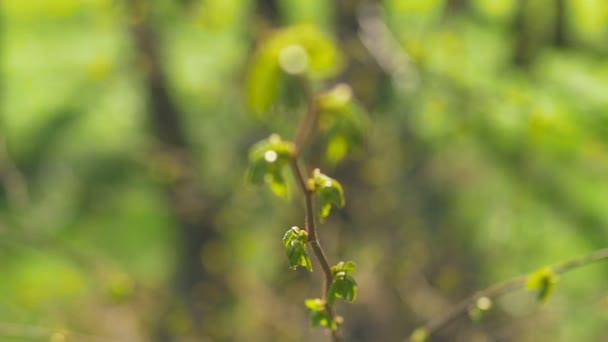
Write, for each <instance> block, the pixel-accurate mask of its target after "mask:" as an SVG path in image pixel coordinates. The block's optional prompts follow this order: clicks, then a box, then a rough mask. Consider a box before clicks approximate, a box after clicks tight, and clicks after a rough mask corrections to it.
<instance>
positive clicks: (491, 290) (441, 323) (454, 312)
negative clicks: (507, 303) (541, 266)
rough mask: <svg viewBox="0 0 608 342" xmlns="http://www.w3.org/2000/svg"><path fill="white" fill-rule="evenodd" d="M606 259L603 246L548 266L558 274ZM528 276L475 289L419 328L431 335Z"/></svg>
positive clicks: (607, 254)
mask: <svg viewBox="0 0 608 342" xmlns="http://www.w3.org/2000/svg"><path fill="white" fill-rule="evenodd" d="M606 259H608V248H603V249H599V250H596V251H595V252H592V253H590V254H587V255H584V256H581V257H577V258H574V259H570V260H567V261H564V262H561V263H558V264H555V265H553V266H550V269H551V270H552V272H553V273H555V274H556V275H559V274H564V273H566V272H569V271H572V270H574V269H577V268H580V267H583V266H587V265H591V264H593V263H595V262H598V261H602V260H606ZM529 277H530V274H524V275H520V276H517V277H514V278H511V279H509V280H507V281H504V282H502V283H498V284H495V285H492V286H490V287H488V288H486V289H483V290H481V291H477V292H475V293H474V294H472V295H471V296H469V297H467V298H465V299H464V300H462V301H460V302H459V303H458V304H456V305H455V306H453V307H452V308H451V309H449V310H448V311H446V312H445V314H443V315H441V316H438V317H436V318H435V319H432V320H431V321H429V322H428V323H427V324H425V325H424V326H423V327H421V328H419V329H420V331H424V333H425V335H426V336H432V335H433V334H435V333H437V332H438V331H439V330H441V329H442V328H443V327H445V326H446V325H447V324H448V323H450V322H452V321H453V320H455V319H456V318H458V317H460V315H462V314H463V313H465V312H467V311H468V310H469V309H470V308H471V307H472V306H473V305H475V303H476V302H477V301H478V300H479V299H480V298H484V297H485V298H489V299H492V298H496V297H499V296H502V295H504V294H507V293H510V292H515V291H517V290H521V289H523V288H525V287H526V283H527V281H528V279H529ZM417 330H418V329H417ZM406 341H412V342H414V341H416V340H415V339H412V338H411V337H410V338H408V339H407V340H406Z"/></svg>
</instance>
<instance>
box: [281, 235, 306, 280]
mask: <svg viewBox="0 0 608 342" xmlns="http://www.w3.org/2000/svg"><path fill="white" fill-rule="evenodd" d="M307 242H308V233H307V232H306V231H305V230H302V229H300V228H298V227H291V229H289V230H288V231H287V232H286V233H285V235H284V236H283V246H285V251H286V253H287V259H288V260H289V266H290V267H291V268H292V269H294V270H295V269H296V268H297V267H298V266H302V267H305V268H306V269H307V270H309V271H310V272H312V261H311V260H310V257H309V256H308V252H307V251H306V243H307Z"/></svg>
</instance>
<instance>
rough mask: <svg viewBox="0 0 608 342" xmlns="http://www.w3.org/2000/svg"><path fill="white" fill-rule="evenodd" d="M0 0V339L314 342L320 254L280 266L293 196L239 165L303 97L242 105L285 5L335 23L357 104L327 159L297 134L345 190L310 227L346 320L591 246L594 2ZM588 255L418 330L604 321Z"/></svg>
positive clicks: (604, 129)
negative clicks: (248, 175)
mask: <svg viewBox="0 0 608 342" xmlns="http://www.w3.org/2000/svg"><path fill="white" fill-rule="evenodd" d="M0 6H1V18H0V65H1V75H2V77H1V78H0V108H1V109H0V181H1V187H0V272H1V273H0V274H1V277H0V279H1V281H0V341H55V342H57V341H321V340H325V339H326V336H325V334H324V332H323V331H322V330H321V329H312V328H310V326H309V324H310V323H309V321H308V312H307V310H306V308H305V307H304V305H303V302H304V299H305V298H308V297H316V296H318V293H319V290H320V286H321V285H320V284H321V280H322V273H321V272H320V268H319V267H318V265H317V264H315V272H314V273H313V274H312V275H311V274H309V273H308V272H307V271H305V270H298V271H291V270H289V268H288V263H287V259H286V258H285V256H284V250H283V248H282V246H281V237H282V234H283V233H284V232H285V230H287V229H288V228H289V227H291V226H292V225H300V226H301V225H302V221H303V206H302V201H301V199H300V198H299V197H298V196H297V192H296V191H293V194H292V196H291V198H290V199H288V200H281V199H278V198H276V197H274V196H273V195H272V193H270V191H268V190H267V189H266V188H265V187H253V186H250V185H247V184H246V183H245V181H244V174H245V170H246V168H247V153H248V152H247V151H248V149H249V147H250V146H251V145H252V144H253V143H255V142H256V141H258V140H260V139H263V138H265V137H267V136H268V135H269V134H270V133H273V132H276V133H279V134H281V135H282V136H283V137H284V138H286V139H289V138H290V137H293V134H294V129H295V126H296V124H297V122H298V121H299V120H300V118H301V116H302V114H303V108H302V106H301V105H299V104H298V102H297V101H295V102H294V101H291V102H289V101H287V102H289V103H288V104H285V105H278V106H273V107H272V109H270V110H269V111H268V113H266V115H259V114H255V113H254V112H255V111H254V110H253V109H250V107H249V106H248V101H247V98H248V96H249V97H251V96H258V95H255V94H254V95H252V94H251V91H252V90H251V85H252V84H253V85H254V86H255V85H256V84H257V83H256V82H257V81H255V80H253V81H252V80H251V79H249V80H248V77H250V72H251V69H252V63H251V61H252V58H253V56H254V55H255V51H256V48H257V47H258V46H259V43H260V42H263V41H264V40H265V39H266V38H268V37H269V36H270V35H271V34H272V32H273V31H274V30H276V29H277V28H279V27H287V26H290V25H295V24H309V25H314V26H315V27H317V28H319V30H322V31H324V32H326V33H327V34H329V35H330V36H332V37H333V38H334V39H335V44H336V46H335V48H337V49H338V50H339V51H341V53H342V55H343V59H344V60H343V66H344V68H343V69H341V71H340V72H339V73H337V74H336V75H335V76H333V77H332V79H331V80H326V81H325V83H327V84H331V83H333V82H338V81H341V82H347V83H349V84H350V85H351V86H352V88H353V91H354V94H355V96H356V98H357V99H358V100H359V102H360V104H361V106H362V107H364V108H365V109H366V112H367V114H366V115H367V119H366V120H365V122H366V123H365V128H364V137H363V139H362V143H361V144H360V146H359V147H358V148H356V149H354V150H353V151H351V152H350V153H349V154H348V155H347V156H346V158H345V159H343V160H341V161H339V162H336V160H334V159H335V158H333V159H332V158H331V154H330V155H329V156H326V155H325V154H324V153H323V152H322V151H323V147H322V146H317V145H323V144H317V145H314V144H313V146H312V147H311V149H310V150H309V152H308V155H307V158H308V159H307V160H308V161H309V166H310V167H318V166H320V167H322V169H324V170H325V172H326V173H327V174H328V175H331V176H332V177H334V178H336V179H338V180H340V181H341V182H342V184H343V186H344V188H345V192H346V200H347V205H346V207H345V208H344V209H342V210H336V211H335V212H334V213H333V214H332V216H330V217H329V219H328V220H326V222H325V223H324V224H322V225H321V226H320V234H321V238H322V242H323V244H324V247H325V249H326V253H327V254H328V257H329V259H330V260H332V261H337V260H354V261H356V262H357V264H358V268H357V272H356V274H355V278H356V279H357V281H358V284H359V293H358V298H357V301H356V302H355V303H354V304H339V305H338V306H337V311H338V312H339V313H340V314H341V315H343V316H344V318H345V325H344V327H343V332H344V335H345V337H346V340H347V341H402V340H403V339H404V338H405V337H407V336H408V335H409V334H410V332H411V331H412V330H413V329H414V328H415V327H417V326H419V325H420V324H423V323H424V322H426V321H427V320H429V319H431V318H433V317H436V316H437V315H439V314H441V313H443V312H445V311H446V310H447V309H448V308H449V307H450V306H451V305H453V304H454V303H456V302H457V301H458V300H459V299H461V298H464V297H466V296H467V295H468V294H470V293H473V292H474V291H475V290H477V289H480V288H484V287H486V286H489V285H490V284H493V283H496V282H499V281H502V280H503V279H507V278H510V277H512V276H515V275H518V274H521V273H525V272H528V271H531V270H534V269H536V268H538V267H540V266H542V265H545V264H550V263H553V262H557V261H560V260H564V259H568V258H571V257H573V256H577V255H580V254H585V253H588V252H590V251H592V250H594V249H598V248H601V247H603V246H605V244H606V242H607V241H608V231H607V230H606V227H607V226H608V210H607V209H608V206H607V204H606V203H607V202H606V199H607V198H608V178H607V177H606V175H607V174H608V154H607V148H608V2H607V1H604V0H584V1H583V0H519V1H518V0H401V1H399V0H385V1H382V2H378V1H363V0H360V1H356V0H351V1H348V0H339V1H335V2H330V1H322V0H308V1H297V0H259V1H248V0H174V1H170V0H130V1H127V0H121V1H119V0H27V1H25V0H3V1H1V2H0ZM248 82H249V83H248ZM251 82H253V83H251ZM246 85H249V86H248V87H247V86H246ZM286 96H287V97H289V94H287V95H286ZM320 139H321V140H319V141H323V140H322V137H321V138H320ZM607 271H608V268H607V267H606V265H602V264H598V265H594V266H589V267H587V268H584V269H580V270H577V271H575V272H572V273H569V274H567V275H564V276H563V277H561V278H560V282H559V284H558V287H557V289H556V292H555V294H554V295H553V296H552V297H551V298H550V300H549V301H548V302H547V303H545V304H542V305H539V304H537V303H536V302H535V297H534V294H533V293H529V292H525V291H523V292H518V293H514V294H509V295H507V296H505V297H503V298H501V299H498V300H497V301H496V302H495V303H494V306H493V308H492V310H491V312H490V313H489V314H488V315H487V317H485V318H484V319H482V320H478V321H474V320H471V319H470V318H469V317H467V315H466V314H465V315H463V316H462V318H460V319H458V320H457V321H455V322H454V323H452V324H450V325H449V326H447V327H446V328H445V329H443V330H441V331H440V332H439V334H438V335H437V336H436V337H434V339H433V341H603V340H605V338H606V337H605V336H607V335H608V324H606V321H607V319H608V297H607V293H606V285H605V284H606V280H607V274H606V272H607Z"/></svg>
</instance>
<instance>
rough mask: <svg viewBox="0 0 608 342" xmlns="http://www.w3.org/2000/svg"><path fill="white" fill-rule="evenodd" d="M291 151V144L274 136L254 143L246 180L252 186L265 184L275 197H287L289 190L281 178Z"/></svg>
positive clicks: (250, 153) (292, 146) (250, 152)
mask: <svg viewBox="0 0 608 342" xmlns="http://www.w3.org/2000/svg"><path fill="white" fill-rule="evenodd" d="M293 151H294V145H293V143H291V142H289V141H284V140H281V137H280V136H278V135H276V134H273V135H271V136H270V137H269V138H268V139H264V140H262V141H260V142H258V143H256V144H255V145H253V147H252V148H251V150H250V151H249V169H248V170H247V180H248V181H249V182H250V183H252V184H262V183H267V184H268V185H270V189H271V190H272V192H274V193H275V194H276V195H278V196H280V197H288V196H289V188H288V187H287V182H285V178H284V177H283V168H284V166H285V165H286V164H287V163H288V162H289V159H290V158H291V156H292V154H293Z"/></svg>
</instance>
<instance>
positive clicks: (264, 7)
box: [256, 0, 281, 27]
mask: <svg viewBox="0 0 608 342" xmlns="http://www.w3.org/2000/svg"><path fill="white" fill-rule="evenodd" d="M256 11H257V18H258V20H260V21H261V22H262V25H261V26H263V27H277V26H279V24H280V22H281V16H280V11H279V6H278V4H277V0H257V1H256Z"/></svg>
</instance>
